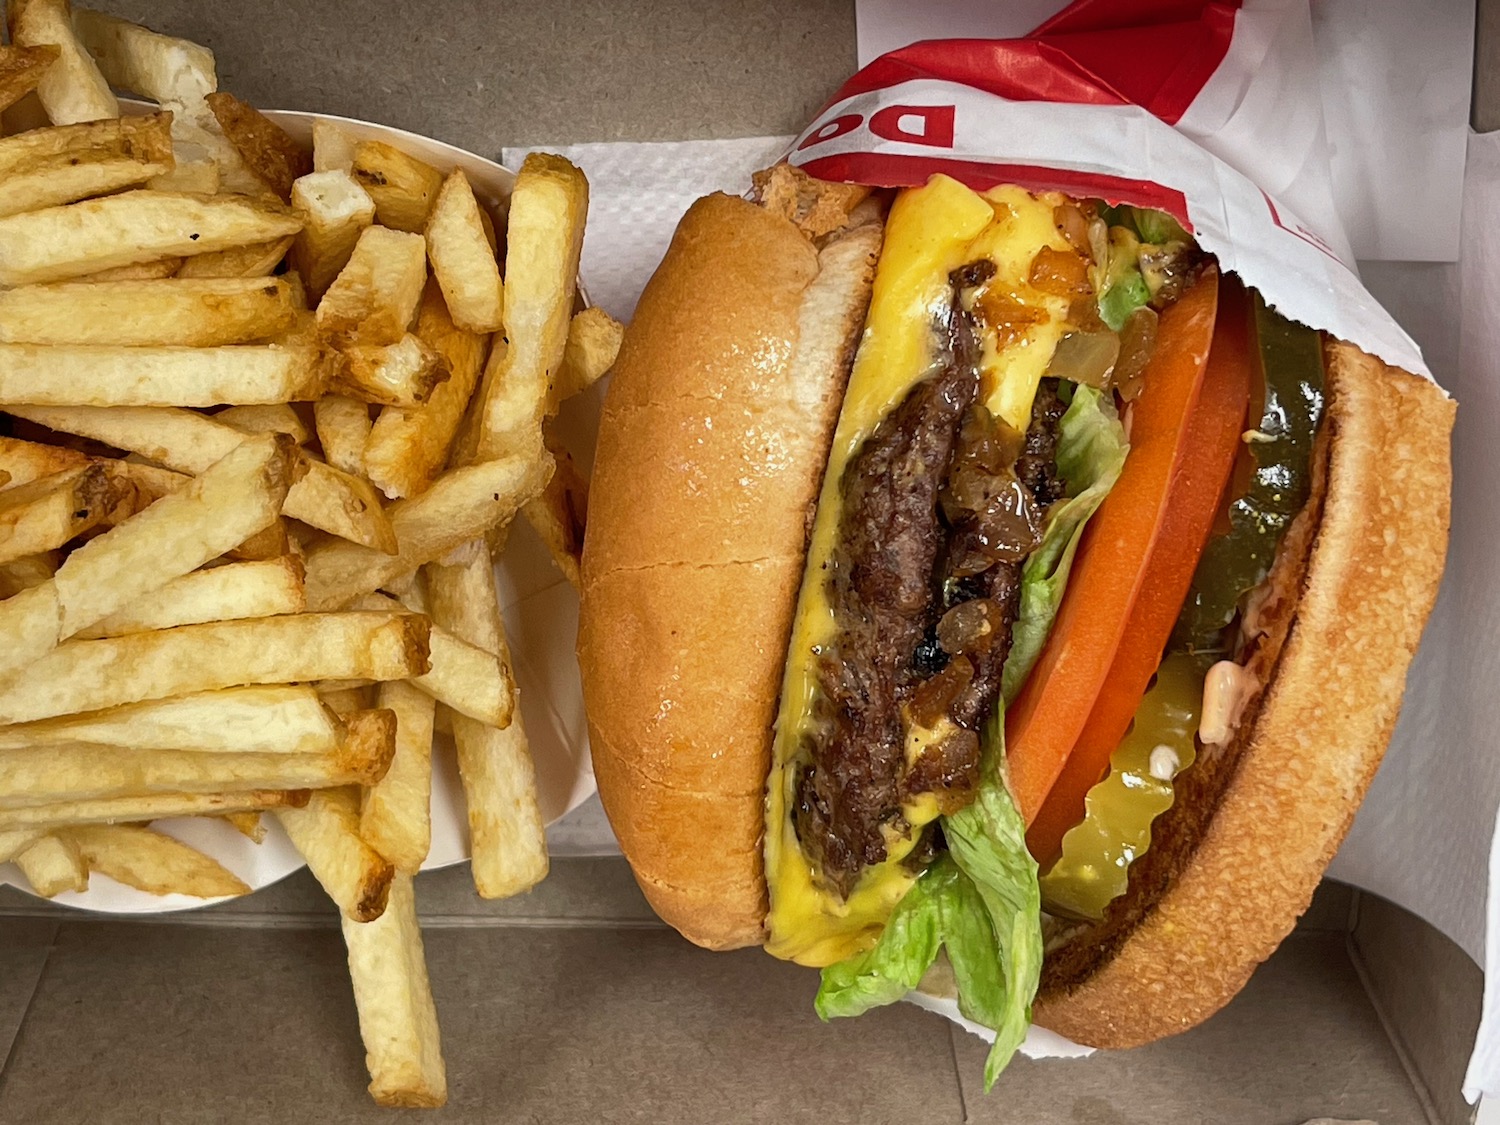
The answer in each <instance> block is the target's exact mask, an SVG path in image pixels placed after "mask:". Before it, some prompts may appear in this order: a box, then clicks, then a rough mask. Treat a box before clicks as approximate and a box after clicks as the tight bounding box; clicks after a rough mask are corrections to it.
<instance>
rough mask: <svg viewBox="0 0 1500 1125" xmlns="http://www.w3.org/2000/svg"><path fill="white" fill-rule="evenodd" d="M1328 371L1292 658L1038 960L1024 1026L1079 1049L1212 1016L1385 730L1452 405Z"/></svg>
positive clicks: (1299, 879)
mask: <svg viewBox="0 0 1500 1125" xmlns="http://www.w3.org/2000/svg"><path fill="white" fill-rule="evenodd" d="M1329 360H1330V362H1329V365H1328V367H1329V370H1328V415H1327V417H1328V424H1327V434H1328V448H1327V470H1326V473H1327V477H1326V481H1327V484H1326V493H1325V497H1324V501H1323V513H1322V519H1321V521H1319V522H1317V524H1316V535H1315V536H1314V537H1313V539H1312V543H1311V552H1310V555H1309V556H1308V558H1307V565H1306V568H1305V573H1304V574H1303V575H1302V576H1301V582H1300V587H1301V596H1300V597H1299V598H1296V599H1295V600H1294V601H1292V600H1289V602H1288V604H1289V605H1290V610H1291V611H1290V614H1289V616H1288V619H1287V621H1286V622H1285V625H1286V629H1285V647H1284V648H1283V649H1282V651H1281V653H1280V659H1279V661H1277V662H1276V663H1275V668H1274V671H1273V673H1272V676H1271V679H1270V682H1269V684H1268V686H1267V688H1266V690H1265V693H1264V695H1263V698H1262V701H1261V703H1260V707H1259V710H1258V712H1257V713H1256V714H1255V716H1254V720H1253V722H1252V723H1250V724H1248V729H1246V730H1245V731H1244V732H1243V734H1242V737H1241V738H1240V739H1239V740H1238V744H1237V745H1236V746H1233V747H1231V748H1229V750H1228V753H1227V755H1226V757H1227V762H1226V764H1225V765H1224V766H1223V768H1220V769H1218V770H1215V769H1213V768H1212V766H1211V767H1210V769H1209V770H1207V771H1204V774H1203V776H1200V777H1199V778H1196V779H1195V778H1192V777H1191V775H1193V774H1194V773H1196V772H1198V770H1197V767H1196V766H1195V767H1194V769H1192V770H1189V771H1188V773H1187V774H1184V775H1183V777H1182V778H1181V779H1179V780H1180V782H1183V783H1186V784H1184V785H1183V787H1182V789H1180V791H1179V796H1180V797H1184V798H1186V799H1185V800H1182V801H1180V802H1179V803H1178V804H1177V805H1174V808H1173V809H1172V810H1171V811H1170V812H1169V813H1168V814H1167V815H1166V816H1165V817H1163V818H1162V820H1160V821H1158V822H1157V828H1156V830H1155V831H1153V844H1152V848H1151V850H1149V851H1148V852H1147V853H1146V855H1145V856H1143V857H1142V859H1141V860H1139V861H1137V863H1136V864H1135V865H1133V866H1132V868H1131V880H1130V890H1129V892H1128V893H1127V895H1126V896H1125V898H1124V899H1122V900H1120V901H1119V902H1117V903H1116V904H1113V905H1112V907H1111V910H1110V912H1109V915H1108V917H1107V918H1106V919H1105V921H1104V922H1103V923H1101V924H1100V925H1098V926H1090V927H1086V928H1083V929H1081V930H1076V931H1074V932H1073V933H1071V934H1069V935H1068V936H1067V937H1066V938H1065V939H1064V940H1062V941H1061V942H1059V943H1057V944H1055V945H1053V946H1052V947H1049V950H1048V957H1047V962H1046V966H1045V968H1044V970H1043V975H1042V990H1041V993H1040V995H1039V996H1038V998H1037V1003H1036V1008H1035V1014H1034V1019H1035V1022H1037V1023H1039V1024H1041V1025H1042V1026H1043V1027H1047V1028H1050V1029H1051V1030H1053V1031H1056V1032H1058V1033H1060V1034H1062V1035H1065V1036H1067V1037H1068V1038H1070V1039H1072V1040H1075V1041H1076V1042H1079V1043H1084V1044H1088V1045H1090V1046H1095V1047H1131V1046H1137V1045H1140V1044H1143V1043H1149V1042H1151V1041H1153V1040H1155V1039H1160V1038H1162V1037H1164V1036H1167V1035H1173V1034H1176V1033H1177V1032H1180V1031H1186V1030H1187V1029H1188V1028H1190V1027H1193V1026H1194V1025H1196V1024H1198V1023H1200V1022H1202V1021H1203V1020H1205V1019H1207V1018H1208V1017H1209V1016H1211V1015H1212V1014H1213V1013H1214V1012H1216V1011H1218V1010H1219V1009H1220V1008H1221V1007H1223V1006H1224V1005H1225V1004H1226V1003H1227V1002H1228V1001H1229V1000H1230V999H1231V998H1232V997H1233V996H1234V995H1235V994H1236V993H1237V992H1238V991H1239V990H1240V989H1241V988H1242V987H1243V986H1244V984H1245V982H1246V981H1247V980H1248V979H1249V978H1250V974H1251V973H1252V972H1253V971H1254V970H1255V968H1256V966H1257V965H1259V964H1260V963H1261V962H1262V961H1264V960H1265V959H1266V958H1267V957H1269V956H1270V955H1271V953H1272V952H1273V951H1274V950H1275V949H1276V947H1277V945H1278V944H1280V942H1281V941H1282V939H1283V938H1285V937H1286V936H1287V934H1288V933H1290V932H1291V929H1292V927H1293V926H1294V925H1295V923H1296V920H1297V918H1298V917H1299V916H1300V915H1301V914H1302V912H1303V911H1304V910H1306V909H1307V905H1308V902H1309V901H1310V900H1311V898H1312V893H1313V890H1314V889H1315V888H1316V887H1317V885H1318V882H1319V880H1320V879H1321V878H1322V875H1323V871H1324V869H1325V868H1326V867H1327V866H1328V863H1329V861H1330V860H1331V859H1332V858H1333V853H1334V852H1335V851H1336V850H1337V848H1338V846H1339V844H1340V842H1341V841H1342V840H1343V838H1344V835H1345V833H1346V832H1348V830H1349V825H1350V823H1351V822H1352V820H1353V819H1354V812H1355V810H1356V809H1357V808H1358V806H1359V803H1360V801H1361V800H1362V799H1363V798H1364V794H1365V790H1366V789H1367V788H1368V787H1369V784H1370V781H1371V779H1372V778H1373V777H1374V775H1375V770H1376V768H1377V767H1378V766H1379V764H1380V759H1381V757H1382V755H1383V754H1384V752H1385V747H1386V744H1387V743H1388V742H1389V740H1390V737H1391V731H1392V730H1393V729H1394V727H1395V725H1396V716H1397V714H1398V713H1399V711H1400V706H1401V695H1402V691H1403V688H1404V686H1405V681H1406V670H1407V667H1408V665H1409V664H1410V662H1411V658H1412V654H1413V653H1414V652H1415V651H1416V647H1417V642H1418V640H1419V639H1420V637H1421V634H1422V628H1423V626H1424V624H1425V623H1426V621H1427V615H1428V613H1429V612H1430V610H1431V609H1432V603H1433V601H1434V599H1435V597H1436V595H1437V587H1438V581H1439V579H1440V578H1441V576H1442V570H1443V559H1444V554H1445V552H1446V546H1447V539H1448V517H1449V493H1450V486H1451V468H1450V464H1449V453H1448V448H1449V436H1450V433H1451V431H1452V427H1453V416H1454V411H1455V405H1454V403H1453V402H1452V401H1451V400H1450V399H1448V398H1447V397H1446V396H1445V395H1444V394H1443V392H1442V391H1441V390H1440V389H1439V388H1438V387H1437V386H1436V385H1435V384H1433V383H1431V382H1429V381H1427V380H1425V379H1420V378H1417V377H1416V376H1414V375H1409V374H1407V373H1405V372H1403V371H1399V370H1397V369H1395V368H1392V367H1388V366H1386V365H1385V364H1382V363H1380V362H1379V361H1377V360H1375V359H1372V358H1371V357H1369V356H1367V355H1365V354H1364V353H1363V352H1361V351H1359V350H1358V349H1356V348H1353V347H1351V346H1349V345H1345V344H1336V345H1334V346H1333V347H1332V348H1331V349H1330V355H1329ZM1290 538H1291V536H1289V539H1290ZM1289 546H1292V549H1293V550H1294V551H1295V546H1294V545H1292V544H1289ZM1278 565H1280V561H1278ZM1215 774H1217V775H1218V776H1217V778H1216V777H1215ZM1216 780H1217V782H1218V784H1217V785H1215V784H1214V782H1215V781H1216ZM1205 782H1207V784H1205ZM1204 790H1208V791H1206V792H1205V791H1204ZM1214 790H1217V792H1215V791H1214ZM1174 814H1179V815H1174ZM1184 821H1188V822H1192V821H1198V822H1205V821H1206V823H1203V824H1202V827H1201V831H1196V832H1195V831H1193V830H1192V829H1193V828H1194V827H1197V825H1194V824H1191V823H1187V824H1184V823H1183V822H1184ZM1158 837H1159V838H1160V839H1158ZM1159 844H1164V845H1165V846H1158V845H1159Z"/></svg>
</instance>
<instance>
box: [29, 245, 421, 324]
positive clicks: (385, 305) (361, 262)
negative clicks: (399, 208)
mask: <svg viewBox="0 0 1500 1125" xmlns="http://www.w3.org/2000/svg"><path fill="white" fill-rule="evenodd" d="M0 235H3V228H0ZM3 245H4V243H3V241H0V247H3ZM0 277H3V275H0ZM426 283H427V243H426V241H425V240H424V239H423V238H422V236H421V235H420V234H403V233H401V232H400V231H396V230H387V229H386V228H385V227H376V226H369V227H365V228H364V230H362V231H361V232H360V235H359V240H358V241H357V242H355V244H354V250H353V252H352V253H351V254H350V256H349V261H348V262H347V263H346V264H345V265H344V268H343V269H342V270H340V271H339V274H338V276H337V277H335V278H334V279H333V283H332V284H331V285H329V286H328V289H327V291H326V292H325V293H324V294H323V297H322V299H321V300H320V301H319V302H318V309H317V319H318V328H319V330H320V331H322V332H324V333H325V334H327V335H328V336H330V337H332V338H334V339H337V340H339V341H341V342H349V343H361V344H394V343H396V342H397V341H398V340H400V339H401V338H402V337H403V336H405V335H406V330H407V328H408V327H410V325H411V322H412V319H413V318H414V317H415V316H416V315H417V305H418V303H419V302H420V301H421V300H422V288H423V286H424V285H425V284H426Z"/></svg>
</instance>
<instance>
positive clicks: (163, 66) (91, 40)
mask: <svg viewBox="0 0 1500 1125" xmlns="http://www.w3.org/2000/svg"><path fill="white" fill-rule="evenodd" d="M73 26H74V28H75V29H76V31H77V33H78V38H79V39H80V40H82V42H83V45H84V46H85V47H86V48H88V51H89V53H90V54H91V55H92V56H93V57H94V59H95V60H96V61H97V62H98V65H99V69H100V71H102V72H103V76H104V77H105V78H107V79H109V83H110V85H112V86H115V87H118V88H119V89H121V90H129V91H130V92H131V93H133V94H141V95H143V96H144V97H147V98H150V99H151V100H152V101H155V102H160V103H162V104H163V105H166V106H182V107H189V108H191V107H196V106H198V105H200V104H202V102H203V99H204V98H206V97H207V96H208V95H209V94H211V93H213V92H214V91H215V90H217V89H218V88H219V79H218V74H217V73H216V70H215V67H214V54H213V52H212V51H210V50H209V49H208V48H207V47H203V46H200V45H199V44H197V43H193V42H190V41H189V40H187V39H176V38H174V37H172V36H170V35H162V34H160V33H159V32H155V31H152V30H151V29H150V28H146V27H142V26H141V25H139V24H134V23H130V22H129V21H128V20H122V19H119V18H117V17H115V16H109V15H105V14H104V13H103V12H96V11H93V10H91V9H88V8H79V9H77V10H76V11H75V12H74V13H73Z"/></svg>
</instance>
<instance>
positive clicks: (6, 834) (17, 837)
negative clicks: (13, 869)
mask: <svg viewBox="0 0 1500 1125" xmlns="http://www.w3.org/2000/svg"><path fill="white" fill-rule="evenodd" d="M40 838H41V833H40V832H32V831H29V830H27V829H24V828H13V829H7V830H0V863H9V862H10V861H11V860H13V859H15V858H16V856H18V855H20V854H21V853H22V852H24V851H25V850H26V849H27V848H29V847H31V845H32V844H34V843H36V842H37V840H38V839H40Z"/></svg>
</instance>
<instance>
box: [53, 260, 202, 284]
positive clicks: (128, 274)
mask: <svg viewBox="0 0 1500 1125" xmlns="http://www.w3.org/2000/svg"><path fill="white" fill-rule="evenodd" d="M185 261H187V259H186V258H157V259H156V261H154V262H136V263H135V264H134V265H129V266H116V267H115V268H114V269H112V270H100V271H99V272H98V273H87V274H84V275H83V276H82V277H79V278H75V279H74V280H75V281H79V282H98V283H100V284H103V283H105V282H110V281H157V280H159V279H161V278H163V277H173V276H175V275H176V273H177V271H178V270H179V269H181V268H182V263H183V262H185Z"/></svg>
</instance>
